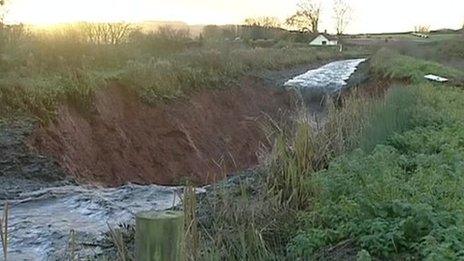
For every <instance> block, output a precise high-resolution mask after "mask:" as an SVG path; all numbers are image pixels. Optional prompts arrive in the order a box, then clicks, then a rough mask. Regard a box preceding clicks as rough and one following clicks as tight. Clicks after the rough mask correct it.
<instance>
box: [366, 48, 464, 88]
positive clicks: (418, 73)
mask: <svg viewBox="0 0 464 261" xmlns="http://www.w3.org/2000/svg"><path fill="white" fill-rule="evenodd" d="M371 68H372V71H373V72H374V73H376V74H377V75H379V76H380V77H383V78H387V79H394V80H406V81H411V82H412V83H423V82H425V81H426V79H424V76H425V75H427V74H435V75H439V76H442V77H446V78H448V79H450V80H451V81H453V82H454V83H461V84H462V83H463V82H464V72H463V71H462V70H458V69H455V68H452V67H448V66H444V65H442V64H440V63H437V62H431V61H426V60H423V59H420V58H414V57H411V56H407V55H402V54H399V53H397V52H396V51H394V50H391V49H381V50H379V51H378V52H377V53H376V54H375V55H374V56H373V57H372V59H371Z"/></svg>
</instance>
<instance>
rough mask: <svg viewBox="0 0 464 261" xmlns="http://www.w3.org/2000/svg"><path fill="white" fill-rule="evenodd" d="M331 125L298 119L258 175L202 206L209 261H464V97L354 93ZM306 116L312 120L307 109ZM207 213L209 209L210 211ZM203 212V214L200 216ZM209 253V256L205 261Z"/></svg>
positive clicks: (279, 134) (433, 90)
mask: <svg viewBox="0 0 464 261" xmlns="http://www.w3.org/2000/svg"><path fill="white" fill-rule="evenodd" d="M343 104H344V106H343V107H341V108H337V107H335V106H329V107H330V110H329V111H330V112H329V116H328V118H327V121H326V123H325V125H324V126H323V127H319V128H317V127H315V126H317V124H314V123H313V122H311V121H309V120H308V118H307V116H301V117H298V118H297V119H296V120H295V123H294V124H293V125H292V126H293V127H291V128H285V127H283V126H280V125H276V124H274V123H272V124H270V126H268V129H269V130H273V135H274V137H276V143H275V146H274V149H273V151H272V153H271V155H270V157H269V158H268V160H267V164H266V165H265V167H263V168H262V169H261V170H260V171H259V174H258V175H259V176H258V177H259V178H258V180H254V179H249V178H247V177H246V176H245V177H242V178H240V179H238V181H236V183H237V184H238V186H236V187H233V188H232V189H231V188H227V189H225V190H221V189H218V191H216V192H215V195H214V196H211V197H208V198H206V199H205V200H203V201H200V206H202V209H203V210H202V211H206V213H207V214H206V215H207V216H208V217H207V218H205V219H204V220H202V219H200V221H199V226H198V227H199V228H200V229H199V231H196V232H195V233H196V235H197V237H199V238H203V240H200V242H208V243H207V244H203V245H200V247H199V248H198V251H197V252H195V253H196V254H195V255H197V256H200V257H201V258H203V259H205V260H221V259H223V258H226V259H228V260H282V259H288V260H295V259H302V260H305V259H316V260H317V259H322V260H326V259H337V258H338V259H340V260H343V259H346V258H356V257H357V258H358V259H359V260H371V259H376V258H380V259H428V260H443V259H459V258H462V257H463V256H462V255H463V254H462V253H464V249H463V247H462V246H463V245H464V236H463V235H464V230H463V229H462V228H463V225H464V224H463V222H464V214H463V211H464V209H463V204H462V202H463V196H462V193H461V187H462V186H463V185H464V179H463V177H464V176H463V174H464V173H463V169H464V168H463V166H464V151H463V146H464V143H463V141H464V132H463V131H462V130H463V129H464V121H463V119H464V114H463V112H464V92H463V91H462V90H461V89H459V88H452V87H447V88H438V87H437V86H433V85H428V84H419V85H414V86H398V87H394V88H391V89H390V90H388V91H387V93H386V95H385V97H382V98H380V99H378V98H369V97H366V96H365V95H363V94H362V93H357V92H355V93H353V94H352V95H351V96H349V97H347V98H345V99H344V101H343ZM302 115H306V114H304V113H303V114H302ZM205 209H206V210H205ZM200 216H201V214H200ZM201 258H200V259H201Z"/></svg>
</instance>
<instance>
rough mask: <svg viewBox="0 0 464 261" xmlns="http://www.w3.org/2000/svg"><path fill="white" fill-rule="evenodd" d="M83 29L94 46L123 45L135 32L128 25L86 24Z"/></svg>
mask: <svg viewBox="0 0 464 261" xmlns="http://www.w3.org/2000/svg"><path fill="white" fill-rule="evenodd" d="M82 28H83V31H84V33H85V35H86V36H87V40H88V41H89V42H91V43H94V44H114V45H116V44H121V43H124V42H126V41H127V40H128V38H129V35H130V34H131V33H132V32H133V31H134V28H133V26H132V25H131V24H128V23H84V24H83V25H82Z"/></svg>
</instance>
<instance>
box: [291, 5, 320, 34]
mask: <svg viewBox="0 0 464 261" xmlns="http://www.w3.org/2000/svg"><path fill="white" fill-rule="evenodd" d="M297 7H298V10H297V12H296V13H295V14H294V15H292V16H290V17H289V18H288V19H287V21H286V23H287V24H288V25H290V26H292V27H296V28H298V29H300V30H301V31H309V32H313V33H317V32H318V31H319V30H318V28H319V20H320V17H321V3H320V2H319V1H318V0H300V2H298V4H297Z"/></svg>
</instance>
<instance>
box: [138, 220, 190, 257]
mask: <svg viewBox="0 0 464 261" xmlns="http://www.w3.org/2000/svg"><path fill="white" fill-rule="evenodd" d="M183 238H184V214H183V212H182V211H146V212H141V213H138V214H137V215H136V219H135V255H136V256H135V258H136V261H164V260H169V261H181V260H183V252H184V251H183V247H182V244H183Z"/></svg>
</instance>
